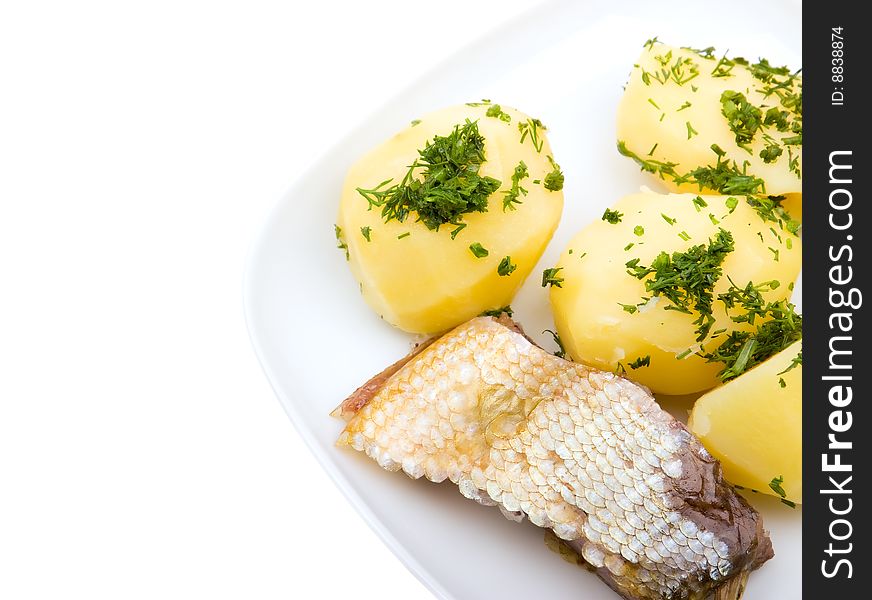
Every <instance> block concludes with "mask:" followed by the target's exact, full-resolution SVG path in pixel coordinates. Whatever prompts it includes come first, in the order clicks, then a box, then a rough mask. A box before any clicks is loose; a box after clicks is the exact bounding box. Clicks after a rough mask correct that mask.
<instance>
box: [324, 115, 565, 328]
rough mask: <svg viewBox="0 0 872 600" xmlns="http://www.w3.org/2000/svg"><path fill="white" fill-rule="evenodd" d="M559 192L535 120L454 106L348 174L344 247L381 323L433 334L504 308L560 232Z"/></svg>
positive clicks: (340, 232) (340, 226)
mask: <svg viewBox="0 0 872 600" xmlns="http://www.w3.org/2000/svg"><path fill="white" fill-rule="evenodd" d="M562 189H563V174H562V172H561V171H560V168H559V167H558V166H557V163H555V162H554V158H553V157H552V155H551V148H550V146H549V144H548V140H547V138H546V137H545V126H544V125H542V123H541V122H540V121H539V120H537V119H531V118H530V117H528V116H526V115H524V114H523V113H521V112H519V111H517V110H515V109H512V108H509V107H501V106H500V105H498V104H492V103H490V102H488V101H483V102H481V103H475V104H467V105H463V106H455V107H451V108H446V109H444V110H440V111H437V112H434V113H432V114H429V115H426V116H425V117H423V118H422V119H420V120H416V121H413V122H412V124H411V125H410V126H409V127H407V128H406V129H404V130H402V131H400V132H399V133H397V134H396V135H395V136H393V137H392V138H390V139H389V140H387V141H386V142H384V143H383V144H381V145H380V146H378V147H376V148H374V149H373V150H372V151H370V152H369V153H368V154H367V155H366V156H364V157H363V158H361V159H360V160H359V161H358V162H357V163H356V164H355V165H354V166H353V167H351V170H350V171H349V173H348V176H347V178H346V180H345V186H344V188H343V191H342V199H341V202H340V206H339V218H338V221H337V226H336V233H337V238H338V239H339V245H340V247H341V248H343V249H345V250H346V251H347V256H348V261H349V265H350V266H351V271H352V273H354V276H355V277H356V278H357V280H358V281H359V282H360V289H361V292H362V293H363V297H364V298H365V299H366V301H367V302H368V303H369V305H370V306H371V307H372V308H373V309H374V310H375V311H376V312H377V313H378V314H379V315H380V316H381V317H382V318H384V319H385V320H386V321H388V322H389V323H391V324H393V325H396V326H397V327H399V328H401V329H404V330H406V331H410V332H414V333H435V332H439V331H443V330H446V329H448V328H450V327H453V326H455V325H457V324H459V323H462V322H464V321H466V320H468V319H470V318H472V317H474V316H476V315H478V314H481V313H482V312H484V311H488V310H495V309H499V308H500V307H503V306H506V305H507V304H509V302H510V301H511V300H512V298H513V296H514V295H515V293H516V292H517V291H518V289H519V288H520V286H521V284H522V283H523V282H524V280H525V279H526V277H527V275H529V274H530V271H531V270H532V269H533V267H534V266H535V265H536V262H537V261H538V260H539V257H540V256H541V254H542V252H543V250H544V249H545V246H546V245H547V244H548V241H549V240H550V239H551V236H552V234H553V233H554V230H555V228H556V227H557V223H558V221H559V220H560V214H561V212H562V210H563V192H562V191H561V190H562Z"/></svg>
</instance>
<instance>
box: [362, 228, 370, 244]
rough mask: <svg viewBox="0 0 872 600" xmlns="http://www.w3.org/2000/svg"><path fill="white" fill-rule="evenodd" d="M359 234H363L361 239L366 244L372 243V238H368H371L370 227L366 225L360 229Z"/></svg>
mask: <svg viewBox="0 0 872 600" xmlns="http://www.w3.org/2000/svg"><path fill="white" fill-rule="evenodd" d="M360 233H361V234H363V237H364V239H365V240H366V241H367V242H371V241H372V238H371V237H370V236H372V227H370V226H369V225H367V226H366V227H361V228H360Z"/></svg>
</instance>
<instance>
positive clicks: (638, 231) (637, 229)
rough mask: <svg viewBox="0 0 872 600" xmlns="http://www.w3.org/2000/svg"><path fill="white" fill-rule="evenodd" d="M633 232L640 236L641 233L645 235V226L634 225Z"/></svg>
mask: <svg viewBox="0 0 872 600" xmlns="http://www.w3.org/2000/svg"><path fill="white" fill-rule="evenodd" d="M633 233H635V234H636V235H638V236H639V237H642V236H643V235H645V228H644V227H642V226H641V225H636V226H635V227H633Z"/></svg>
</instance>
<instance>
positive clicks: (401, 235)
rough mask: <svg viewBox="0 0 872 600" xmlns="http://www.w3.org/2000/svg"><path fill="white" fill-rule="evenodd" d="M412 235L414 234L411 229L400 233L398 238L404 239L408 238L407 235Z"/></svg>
mask: <svg viewBox="0 0 872 600" xmlns="http://www.w3.org/2000/svg"><path fill="white" fill-rule="evenodd" d="M410 235H412V232H411V231H407V232H406V233H401V234H400V235H398V236H397V239H398V240H401V239H403V238H407V237H409V236H410Z"/></svg>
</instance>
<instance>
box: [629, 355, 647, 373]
mask: <svg viewBox="0 0 872 600" xmlns="http://www.w3.org/2000/svg"><path fill="white" fill-rule="evenodd" d="M627 366H628V367H630V368H631V369H633V370H634V371H635V370H636V369H640V368H642V367H650V366H651V355H646V356H640V357H639V358H637V359H636V360H634V361H633V362H631V363H627Z"/></svg>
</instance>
